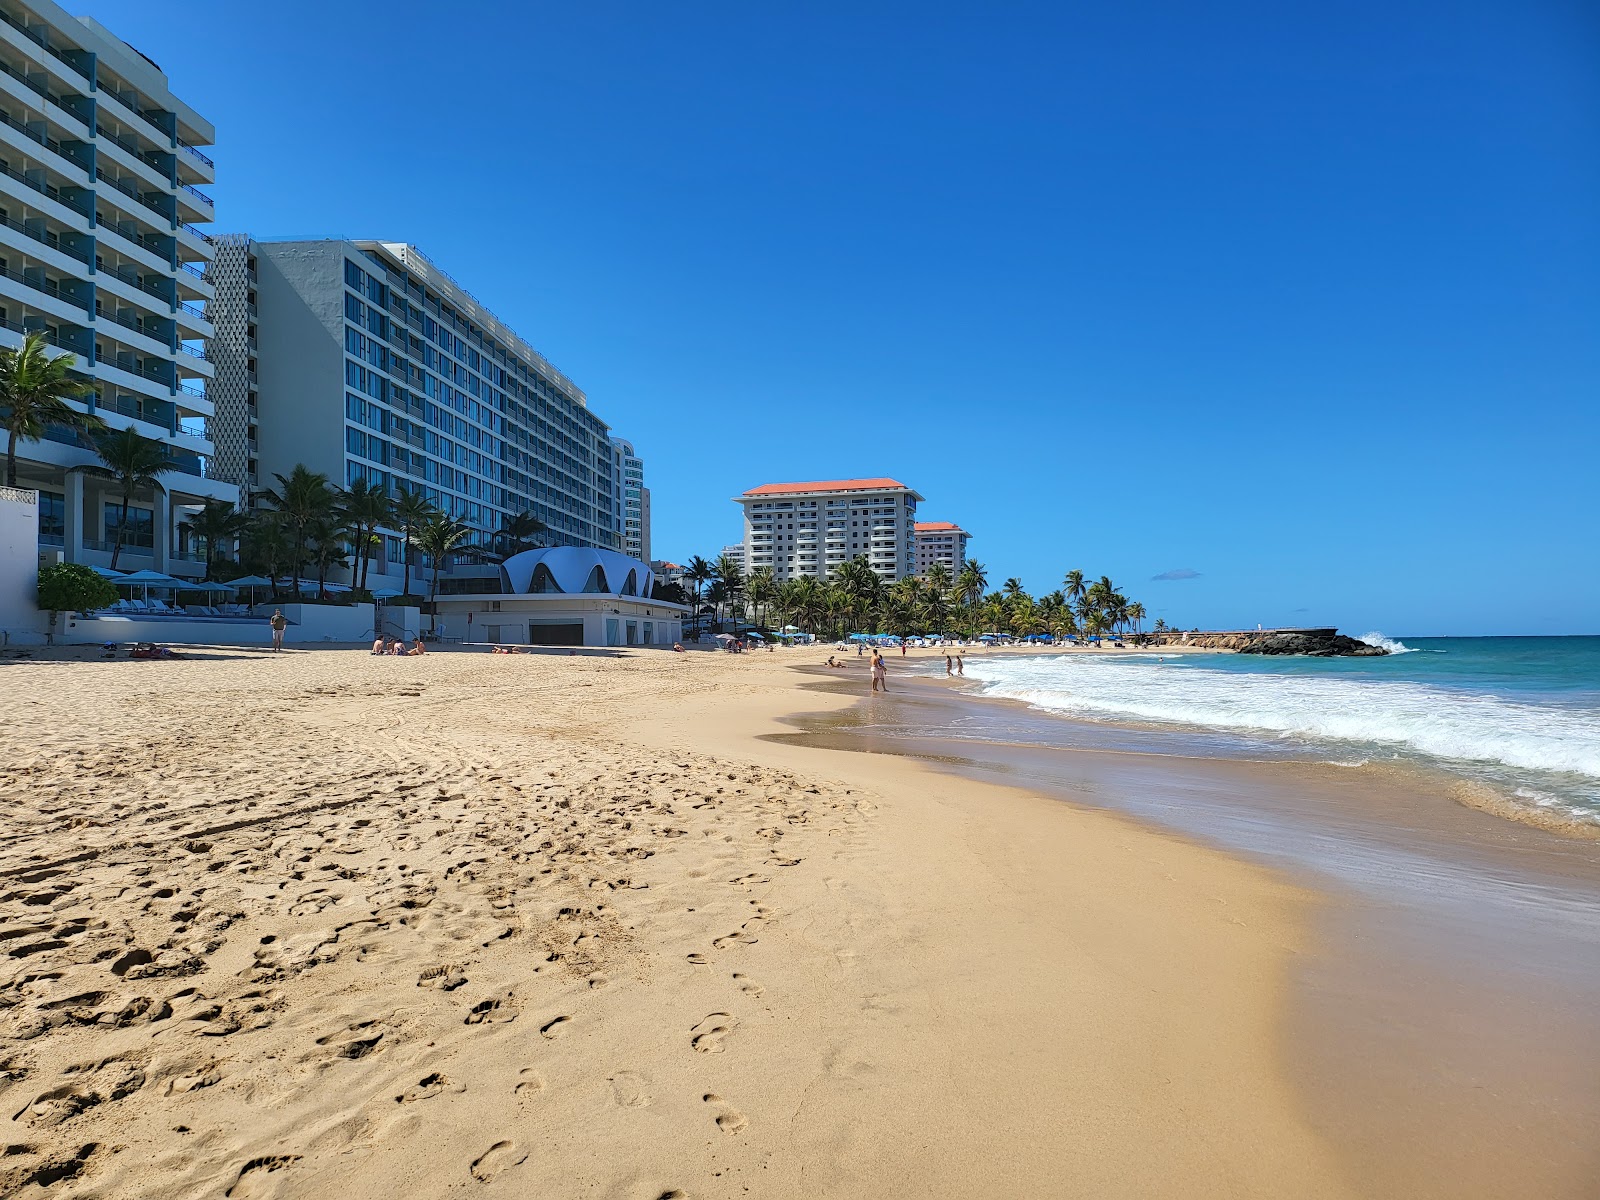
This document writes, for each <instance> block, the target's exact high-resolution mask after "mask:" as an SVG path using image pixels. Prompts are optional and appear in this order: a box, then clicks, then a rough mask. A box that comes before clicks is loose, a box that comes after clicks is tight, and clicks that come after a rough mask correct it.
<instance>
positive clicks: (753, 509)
mask: <svg viewBox="0 0 1600 1200" xmlns="http://www.w3.org/2000/svg"><path fill="white" fill-rule="evenodd" d="M921 500H922V497H921V496H920V495H919V494H918V493H916V492H915V491H913V490H912V489H911V488H909V487H907V486H906V485H905V484H903V483H900V482H899V481H898V480H894V479H830V480H820V481H817V482H812V483H764V484H762V485H761V486H760V487H755V488H751V489H750V490H749V491H748V492H746V493H744V495H742V496H737V497H735V502H736V503H738V504H739V505H740V506H741V507H743V509H744V558H745V566H746V570H750V571H754V570H756V569H758V568H760V567H771V568H772V575H773V578H774V579H775V580H777V581H778V582H779V583H782V582H783V581H784V580H786V579H794V578H797V577H799V576H802V575H809V576H811V577H813V578H816V579H826V578H827V577H828V575H829V574H831V573H832V572H833V571H834V570H835V569H836V568H837V567H839V566H841V565H843V564H844V563H846V562H849V561H850V560H851V559H852V558H855V557H856V556H857V555H865V556H866V557H867V561H868V562H869V563H871V564H872V569H873V570H874V571H876V572H877V573H878V574H879V575H880V576H882V577H883V578H884V579H889V580H894V579H902V578H904V577H905V576H907V575H911V574H914V573H915V572H916V553H917V547H916V534H915V532H914V527H915V525H916V520H917V504H918V503H919V502H920V501H921Z"/></svg>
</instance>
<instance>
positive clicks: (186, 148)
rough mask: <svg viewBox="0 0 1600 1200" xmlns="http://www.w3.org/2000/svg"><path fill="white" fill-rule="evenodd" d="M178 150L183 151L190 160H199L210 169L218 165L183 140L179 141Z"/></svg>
mask: <svg viewBox="0 0 1600 1200" xmlns="http://www.w3.org/2000/svg"><path fill="white" fill-rule="evenodd" d="M178 149H179V150H182V151H183V152H184V153H185V154H187V155H188V156H189V157H190V158H198V159H199V160H200V161H201V162H203V163H205V165H206V166H208V167H215V166H216V165H217V164H216V163H214V162H212V161H211V160H210V159H209V158H207V157H206V156H205V155H204V154H202V153H200V151H199V150H197V149H195V148H194V147H193V146H191V145H189V143H188V142H186V141H184V140H183V139H182V138H179V139H178Z"/></svg>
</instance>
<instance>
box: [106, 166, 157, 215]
mask: <svg viewBox="0 0 1600 1200" xmlns="http://www.w3.org/2000/svg"><path fill="white" fill-rule="evenodd" d="M94 177H95V178H96V179H98V180H100V182H101V183H105V184H109V185H110V186H111V187H112V188H114V189H115V190H116V191H118V192H120V193H121V194H122V195H124V196H126V197H128V198H129V199H130V200H133V201H134V202H135V203H137V204H140V205H142V206H143V207H145V208H147V209H149V210H150V211H151V212H153V213H155V214H156V215H157V216H159V217H160V218H161V220H162V223H163V224H165V223H167V222H170V221H171V220H172V214H171V213H169V212H167V211H166V210H165V209H163V208H162V207H161V206H160V205H159V204H157V203H156V202H155V201H154V200H151V199H150V198H149V197H148V196H147V195H146V194H145V193H143V192H141V191H139V189H138V188H136V187H134V186H133V184H131V183H129V182H128V181H127V180H125V179H113V178H112V177H111V176H109V175H107V174H106V173H105V172H104V171H102V170H101V169H100V168H99V167H96V168H95V170H94ZM107 199H110V197H107Z"/></svg>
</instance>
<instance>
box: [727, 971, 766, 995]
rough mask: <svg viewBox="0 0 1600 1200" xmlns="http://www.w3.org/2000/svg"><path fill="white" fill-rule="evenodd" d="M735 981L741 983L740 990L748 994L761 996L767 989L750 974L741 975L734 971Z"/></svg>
mask: <svg viewBox="0 0 1600 1200" xmlns="http://www.w3.org/2000/svg"><path fill="white" fill-rule="evenodd" d="M733 981H734V982H735V983H737V984H738V985H739V990H740V991H741V992H743V993H744V994H745V995H746V996H759V995H761V994H763V993H764V992H765V991H766V990H767V989H766V988H764V987H762V986H761V985H760V984H759V983H757V982H756V981H755V980H754V979H751V978H750V976H748V975H741V974H740V973H739V972H738V971H735V972H734V973H733Z"/></svg>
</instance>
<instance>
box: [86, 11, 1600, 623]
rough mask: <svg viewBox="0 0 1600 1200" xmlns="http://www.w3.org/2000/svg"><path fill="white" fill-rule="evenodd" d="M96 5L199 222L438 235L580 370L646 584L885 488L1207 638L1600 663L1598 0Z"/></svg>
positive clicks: (524, 325)
mask: <svg viewBox="0 0 1600 1200" xmlns="http://www.w3.org/2000/svg"><path fill="white" fill-rule="evenodd" d="M980 7H981V9H982V10H983V11H980ZM494 9H497V10H498V13H499V15H498V17H497V18H496V17H492V16H489V15H480V14H487V13H488V12H489V10H494ZM75 11H83V12H87V13H89V14H91V15H94V16H97V17H99V18H100V19H101V20H103V21H104V22H105V23H106V24H107V25H109V26H111V27H112V28H114V29H116V30H117V31H118V32H119V33H120V34H122V35H123V36H124V37H126V38H128V40H129V41H131V42H133V43H134V44H135V45H137V46H138V47H139V48H140V49H141V50H143V51H144V53H146V54H148V55H149V56H150V57H152V58H154V59H155V60H156V61H158V62H160V63H161V64H162V65H163V66H164V67H165V68H166V69H167V71H168V73H169V74H170V76H171V77H172V81H173V86H174V88H175V90H176V91H178V93H179V94H180V95H182V96H184V97H185V98H186V99H188V100H189V101H190V102H191V103H192V104H193V105H194V106H195V107H196V108H198V109H199V110H200V111H201V112H203V113H205V114H206V115H208V116H209V117H211V118H212V119H213V120H214V121H215V122H216V126H217V130H218V145H217V148H216V152H215V155H214V157H215V158H216V160H217V164H218V182H217V186H216V189H215V191H216V194H217V197H218V213H219V218H220V219H219V221H218V227H219V228H223V229H229V230H248V231H250V232H252V233H255V234H257V235H282V234H314V235H324V234H342V235H348V236H374V237H383V238H389V239H399V240H405V241H410V242H413V243H415V244H416V245H418V246H419V247H421V249H422V250H423V252H424V253H426V254H428V255H429V256H430V257H432V258H433V259H434V260H435V261H436V262H438V263H439V264H440V265H441V266H442V267H444V269H446V270H447V271H449V272H450V273H451V274H453V275H454V276H455V277H456V278H457V279H459V280H460V281H461V282H462V283H463V284H464V285H465V286H466V287H468V288H469V289H470V290H471V291H473V292H474V293H475V294H476V295H478V296H479V297H480V298H481V299H483V300H484V301H485V302H486V303H488V304H489V305H490V306H491V307H492V308H494V309H495V310H496V311H497V312H498V313H499V314H500V315H501V316H502V317H503V318H504V319H505V320H507V321H508V322H509V323H510V324H511V325H512V326H514V327H515V328H517V329H518V330H519V331H521V332H522V333H523V334H524V336H526V337H527V338H528V340H529V341H530V342H532V343H533V344H534V345H536V346H538V347H539V348H540V349H541V350H542V351H543V352H544V353H545V354H546V355H547V356H548V357H549V358H550V359H551V360H552V361H554V362H555V363H556V364H557V365H558V366H560V367H561V368H562V369H563V370H565V371H566V372H567V373H568V374H569V375H571V376H572V377H573V378H574V379H576V380H577V381H578V382H579V384H580V385H581V386H583V387H584V388H585V390H586V391H587V392H588V394H589V397H590V402H591V404H592V406H593V407H594V408H595V410H596V411H597V412H598V413H599V414H600V415H601V416H602V417H604V418H605V419H606V420H608V421H609V422H611V424H612V425H613V426H614V427H615V428H616V429H617V430H618V431H619V432H622V433H625V434H627V435H629V436H630V437H632V438H633V439H634V440H635V442H636V443H637V445H638V447H639V449H640V452H641V453H642V455H643V456H644V457H645V460H646V471H647V475H648V482H649V484H650V486H651V488H652V490H653V496H654V515H655V523H654V537H655V551H656V553H657V555H658V556H665V557H669V558H674V559H678V560H680V561H681V560H682V559H683V558H684V557H686V556H687V555H689V554H692V553H696V552H699V553H704V554H707V555H708V556H709V555H710V554H712V553H714V552H715V551H716V549H717V548H718V547H720V546H721V545H722V544H723V543H724V542H726V541H731V540H734V538H735V537H736V536H737V534H738V530H739V524H738V512H737V509H736V507H735V506H734V505H733V504H731V503H729V499H728V498H729V497H731V496H733V495H735V494H737V493H738V492H740V491H743V490H744V489H745V488H747V487H751V486H754V485H756V484H759V483H765V482H771V481H778V480H790V479H797V478H837V477H842V476H857V475H892V476H895V477H897V478H899V479H902V480H903V481H905V482H906V483H908V484H910V485H912V486H913V487H915V488H917V489H918V490H919V491H920V492H921V493H922V494H923V495H924V496H925V497H926V498H927V503H926V504H925V505H924V507H923V512H924V514H925V515H926V516H927V517H929V518H931V519H948V520H955V521H958V522H960V523H961V524H962V525H963V526H965V527H966V528H968V529H969V530H971V531H972V532H973V533H974V535H975V540H974V541H973V543H972V546H971V552H972V553H973V555H974V556H975V557H977V558H979V559H980V560H981V561H982V562H984V563H985V564H986V565H987V567H988V568H989V571H990V575H991V578H992V579H994V580H995V582H996V583H998V582H999V581H1000V580H1002V579H1003V578H1005V577H1006V576H1008V575H1017V576H1020V577H1021V578H1022V579H1023V581H1024V583H1025V584H1027V585H1028V587H1029V588H1030V589H1032V590H1035V591H1045V590H1048V589H1049V588H1051V587H1055V586H1058V585H1059V580H1060V577H1061V575H1062V573H1063V572H1064V571H1065V570H1066V569H1068V568H1070V567H1081V568H1082V569H1083V570H1085V571H1086V572H1088V573H1090V574H1091V575H1095V576H1098V575H1100V574H1109V575H1111V576H1112V578H1113V579H1114V580H1116V581H1117V582H1118V583H1119V584H1121V585H1123V586H1124V587H1125V589H1126V590H1127V591H1128V592H1129V594H1130V595H1133V596H1134V597H1136V598H1138V599H1141V600H1143V601H1144V603H1145V605H1146V607H1147V608H1148V609H1149V611H1150V614H1151V616H1152V617H1154V616H1158V615H1160V616H1165V617H1166V618H1167V620H1168V621H1170V622H1173V623H1175V624H1180V625H1183V626H1190V625H1201V626H1215V625H1242V624H1254V623H1255V622H1257V621H1260V622H1264V623H1267V624H1282V623H1305V622H1314V623H1319V624H1323V623H1326V624H1337V625H1339V626H1341V627H1343V628H1345V629H1346V630H1350V631H1353V632H1364V631H1366V630H1370V629H1382V630H1385V631H1387V632H1390V633H1400V634H1405V633H1413V634H1420V633H1489V632H1541V633H1559V632H1586V633H1600V535H1597V534H1596V532H1595V518H1596V511H1597V507H1600V506H1597V500H1600V482H1597V481H1600V469H1597V466H1596V462H1595V459H1596V454H1597V449H1600V418H1597V416H1596V409H1597V400H1600V153H1597V148H1600V10H1596V9H1595V8H1594V6H1593V5H1592V4H1588V3H1585V2H1584V0H1501V2H1496V3H1485V2H1473V0H1459V2H1452V3H1440V4H1416V3H1411V4H1408V3H1393V2H1386V3H1361V2H1356V3H1348V4H1343V5H1332V6H1308V5H1294V4H1288V5H1286V4H1281V3H1259V4H1238V3H1229V2H1227V0H1222V2H1219V3H1215V4H1207V5H1195V4H1188V3H1182V4H1180V3H1148V4H1143V5H1137V6H1129V5H1105V4H1095V5H1090V4H1038V5H1029V4H1014V5H985V6H976V5H968V4H961V5H956V4H949V5H945V4H940V3H932V2H924V3H918V4H909V3H907V4H869V5H859V4H826V3H812V4H805V5H800V4H776V5H748V4H732V3H727V4H722V3H697V4H686V5H661V4H637V5H624V4H606V3H594V4H579V5H574V4H563V5H556V4H545V3H526V4H522V3H504V4H500V5H498V6H495V5H473V6H460V7H459V8H457V9H448V8H447V9H440V8H439V7H438V6H437V5H423V4H420V3H410V2H405V0H401V2H387V3H375V2H366V0H339V2H338V3H331V4H330V3H320V4H315V5H313V4H309V3H301V2H298V0H290V2H281V3H275V4H272V5H265V4H223V5H209V6H205V8H204V10H203V11H200V10H197V9H196V8H195V7H194V5H193V4H192V3H175V2H168V0H141V3H139V4H137V5H134V4H126V3H115V4H113V3H80V4H79V6H78V8H77V9H76V10H75ZM469 11H470V12H471V13H472V14H473V18H472V19H466V17H465V16H462V17H461V18H460V19H457V16H456V14H457V13H461V14H465V13H467V12H469ZM1173 573H1177V574H1186V575H1187V576H1188V577H1186V578H1178V579H1165V580H1157V579H1155V578H1154V577H1155V576H1158V575H1163V574H1173Z"/></svg>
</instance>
